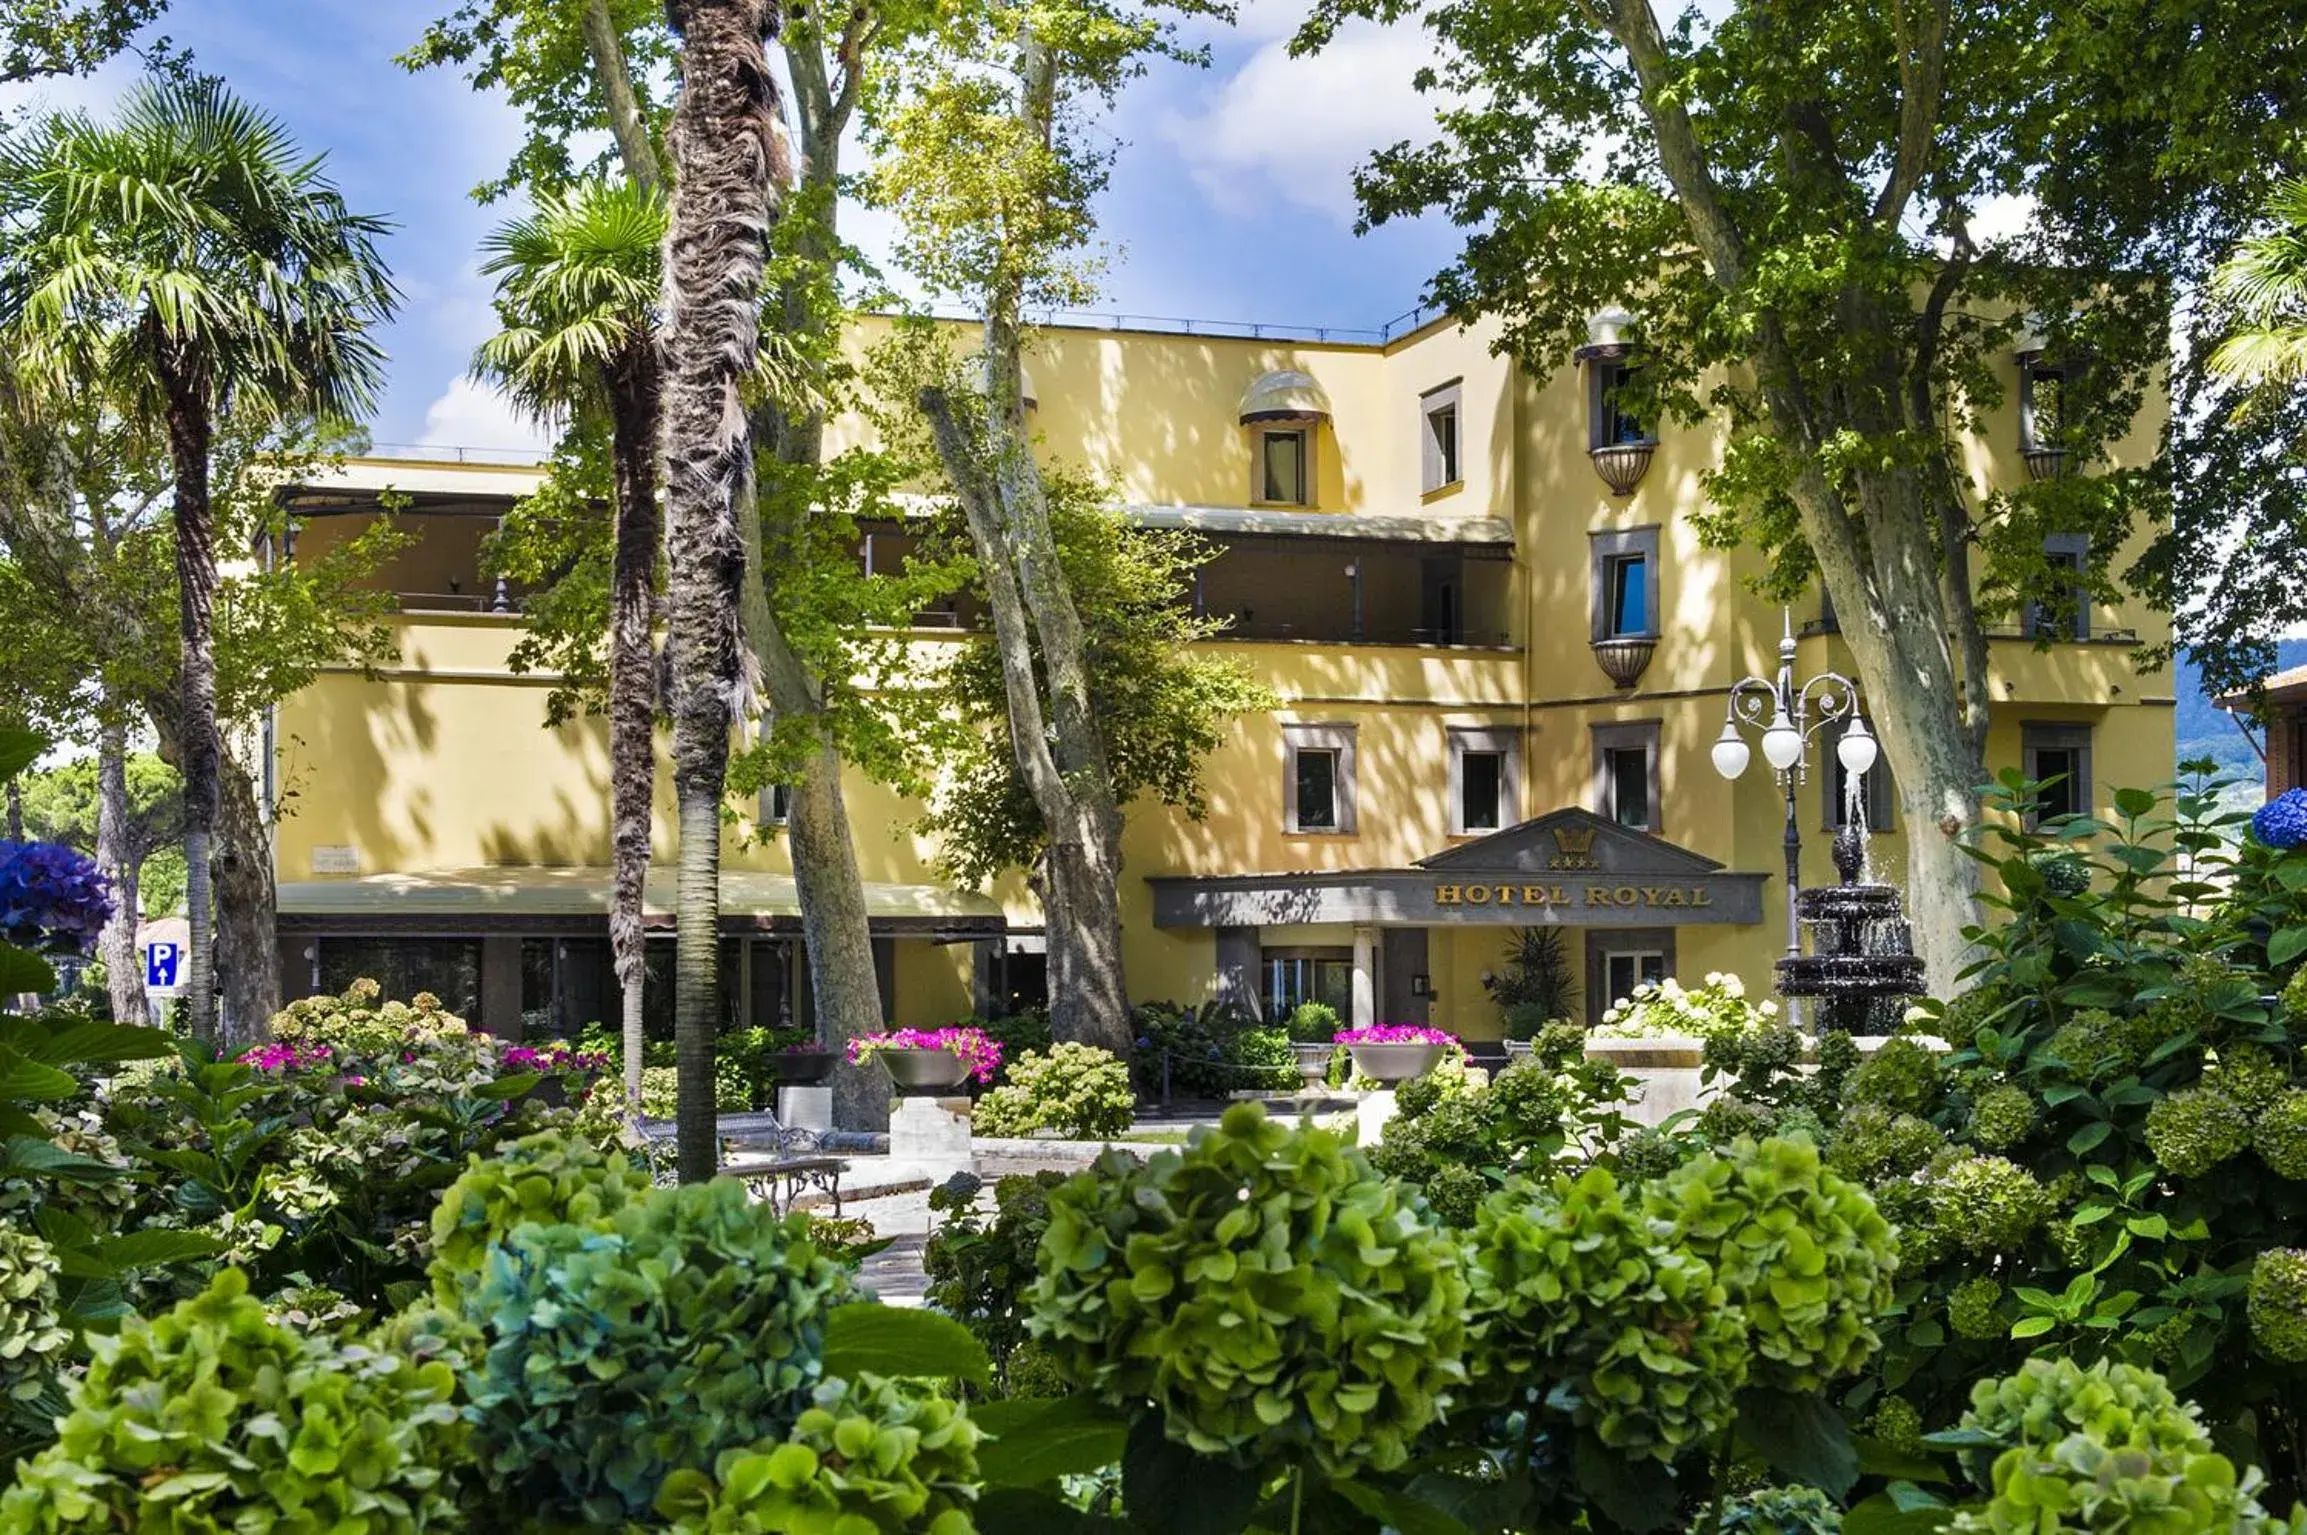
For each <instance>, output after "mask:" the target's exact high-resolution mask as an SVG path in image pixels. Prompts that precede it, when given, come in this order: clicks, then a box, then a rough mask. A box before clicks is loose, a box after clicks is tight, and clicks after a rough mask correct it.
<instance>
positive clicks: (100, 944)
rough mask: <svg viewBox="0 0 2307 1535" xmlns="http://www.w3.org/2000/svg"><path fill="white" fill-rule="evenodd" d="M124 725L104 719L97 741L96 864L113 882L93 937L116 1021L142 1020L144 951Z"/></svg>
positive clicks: (126, 731)
mask: <svg viewBox="0 0 2307 1535" xmlns="http://www.w3.org/2000/svg"><path fill="white" fill-rule="evenodd" d="M128 817H129V807H128V727H127V725H125V724H123V723H121V722H120V721H118V720H108V721H106V722H105V724H104V726H103V728H102V730H101V731H100V732H99V734H98V736H97V742H96V866H97V867H98V868H100V869H102V870H103V871H104V873H105V876H106V877H107V878H109V879H110V880H111V881H112V894H113V899H114V901H115V903H116V904H115V905H114V907H113V911H112V920H111V921H109V922H107V923H105V924H104V931H103V933H102V934H101V935H100V936H99V937H98V938H97V940H96V952H97V953H98V954H100V955H102V956H103V958H104V986H105V990H106V991H108V992H110V993H111V996H112V1021H113V1022H114V1023H131V1024H141V1023H143V1022H144V1021H145V1018H146V1013H145V1006H144V965H143V963H142V960H143V956H142V955H140V954H139V953H137V950H136V917H137V911H136V904H137V903H136V882H137V874H138V869H137V860H136V858H135V857H134V856H133V855H132V854H131V853H130V852H129V848H128Z"/></svg>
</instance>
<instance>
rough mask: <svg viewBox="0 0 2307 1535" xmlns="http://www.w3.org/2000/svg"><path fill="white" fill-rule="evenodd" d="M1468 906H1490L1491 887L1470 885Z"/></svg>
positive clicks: (1468, 888) (1467, 895) (1468, 887)
mask: <svg viewBox="0 0 2307 1535" xmlns="http://www.w3.org/2000/svg"><path fill="white" fill-rule="evenodd" d="M1466 904H1467V905H1468V906H1487V905H1489V904H1490V887H1489V886H1488V885H1468V886H1467V887H1466Z"/></svg>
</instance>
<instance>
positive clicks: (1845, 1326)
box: [1643, 1140, 1898, 1394]
mask: <svg viewBox="0 0 2307 1535" xmlns="http://www.w3.org/2000/svg"><path fill="white" fill-rule="evenodd" d="M1643 1210H1644V1212H1645V1213H1646V1214H1648V1215H1649V1216H1650V1217H1651V1218H1653V1219H1655V1220H1662V1221H1666V1222H1669V1223H1671V1228H1672V1230H1673V1233H1674V1237H1675V1241H1676V1243H1677V1245H1678V1246H1679V1247H1680V1248H1681V1249H1683V1250H1684V1251H1687V1252H1689V1253H1690V1254H1691V1255H1692V1256H1694V1257H1696V1258H1699V1259H1701V1260H1702V1261H1704V1262H1706V1263H1708V1264H1710V1265H1711V1266H1712V1267H1713V1270H1714V1274H1715V1279H1716V1281H1717V1282H1718V1283H1720V1284H1721V1285H1722V1286H1723V1288H1724V1289H1725V1291H1727V1292H1728V1294H1729V1296H1730V1298H1731V1300H1732V1302H1733V1303H1734V1304H1735V1305H1737V1306H1739V1307H1740V1308H1741V1309H1742V1310H1743V1311H1744V1312H1745V1314H1746V1322H1747V1327H1748V1330H1749V1336H1750V1338H1751V1339H1752V1343H1753V1348H1754V1356H1755V1357H1754V1362H1753V1365H1752V1367H1751V1370H1750V1378H1751V1379H1752V1380H1753V1381H1754V1382H1755V1383H1756V1384H1757V1385H1763V1386H1771V1387H1775V1388H1776V1389H1779V1390H1782V1391H1787V1392H1793V1393H1797V1394H1800V1393H1806V1392H1812V1391H1816V1390H1817V1389H1819V1388H1820V1387H1821V1386H1824V1385H1825V1384H1826V1383H1827V1382H1829V1381H1831V1380H1834V1379H1835V1378H1837V1377H1838V1376H1843V1375H1849V1374H1854V1373H1856V1372H1857V1371H1858V1370H1859V1369H1860V1368H1862V1367H1863V1366H1864V1365H1865V1364H1866V1362H1867V1360H1868V1358H1869V1357H1870V1356H1872V1355H1873V1353H1874V1352H1875V1350H1876V1349H1877V1348H1878V1347H1879V1346H1880V1343H1881V1340H1880V1338H1879V1337H1878V1336H1877V1334H1876V1332H1875V1328H1874V1319H1875V1318H1876V1317H1877V1316H1879V1315H1880V1314H1881V1313H1883V1312H1884V1311H1886V1310H1887V1309H1888V1308H1889V1306H1890V1303H1891V1297H1892V1288H1891V1274H1892V1271H1893V1270H1894V1269H1895V1268H1896V1267H1897V1265H1898V1247H1897V1243H1896V1241H1895V1240H1894V1239H1893V1237H1892V1233H1891V1228H1890V1223H1889V1222H1888V1221H1886V1220H1884V1219H1883V1218H1882V1215H1881V1214H1880V1213H1879V1212H1878V1211H1877V1210H1876V1209H1875V1205H1874V1201H1873V1200H1872V1199H1870V1198H1868V1197H1867V1194H1866V1191H1865V1190H1864V1189H1862V1188H1860V1187H1859V1186H1858V1185H1857V1184H1854V1183H1852V1182H1850V1181H1849V1180H1848V1179H1846V1178H1843V1177H1842V1176H1841V1175H1839V1174H1837V1173H1834V1172H1831V1171H1829V1170H1827V1169H1826V1168H1825V1167H1824V1166H1822V1165H1821V1163H1820V1161H1819V1155H1818V1148H1817V1147H1816V1146H1813V1145H1812V1144H1810V1143H1809V1142H1808V1141H1804V1140H1768V1141H1763V1142H1760V1143H1759V1144H1758V1143H1756V1142H1753V1141H1741V1142H1739V1143H1737V1144H1736V1145H1734V1146H1732V1147H1731V1148H1730V1151H1729V1154H1728V1155H1722V1154H1718V1153H1714V1152H1709V1153H1707V1154H1705V1155H1703V1156H1699V1157H1695V1158H1693V1159H1692V1160H1690V1161H1688V1162H1685V1163H1683V1164H1682V1165H1681V1166H1680V1167H1678V1168H1676V1169H1674V1171H1672V1172H1670V1173H1668V1174H1667V1175H1666V1176H1665V1177H1664V1178H1662V1179H1659V1180H1658V1181H1656V1182H1654V1183H1651V1184H1649V1185H1647V1186H1646V1187H1645V1188H1644V1190H1643Z"/></svg>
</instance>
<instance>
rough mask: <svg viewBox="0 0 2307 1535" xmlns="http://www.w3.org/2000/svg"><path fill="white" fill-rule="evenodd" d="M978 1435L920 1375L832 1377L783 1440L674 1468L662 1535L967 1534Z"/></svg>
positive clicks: (662, 1507)
mask: <svg viewBox="0 0 2307 1535" xmlns="http://www.w3.org/2000/svg"><path fill="white" fill-rule="evenodd" d="M982 1438H983V1434H982V1432H981V1431H980V1430H979V1429H978V1427H977V1425H976V1424H975V1423H973V1422H971V1421H970V1419H969V1415H968V1414H967V1413H966V1412H964V1411H963V1410H962V1407H961V1404H959V1403H958V1402H955V1401H952V1400H951V1399H949V1398H947V1397H945V1396H943V1395H941V1394H939V1393H938V1392H937V1391H936V1390H934V1389H933V1388H931V1387H930V1386H929V1385H928V1384H927V1383H925V1382H921V1381H899V1380H883V1379H882V1378H880V1377H879V1376H875V1375H863V1376H860V1377H859V1378H858V1379H857V1380H855V1381H843V1380H829V1381H826V1382H824V1383H823V1384H822V1385H820V1386H819V1387H818V1389H817V1391H816V1394H815V1398H814V1400H813V1401H812V1403H811V1404H810V1406H809V1407H808V1408H806V1409H805V1410H804V1411H803V1412H802V1413H801V1415H800V1416H799V1418H797V1419H796V1420H795V1422H794V1424H793V1428H792V1431H791V1432H790V1433H788V1434H787V1435H786V1436H785V1437H784V1439H783V1440H782V1441H781V1442H772V1441H765V1442H763V1443H761V1444H756V1445H750V1446H747V1447H745V1448H742V1449H734V1450H729V1451H726V1452H725V1453H723V1454H722V1455H721V1456H720V1458H719V1459H718V1460H717V1461H716V1462H715V1463H714V1468H713V1474H712V1475H711V1476H707V1475H706V1474H705V1473H704V1472H702V1471H697V1470H683V1471H676V1472H674V1473H673V1474H672V1475H671V1476H668V1477H667V1478H666V1479H665V1486H664V1489H663V1491H661V1492H660V1493H659V1494H658V1495H657V1503H656V1508H657V1512H658V1513H659V1514H661V1515H663V1516H664V1517H665V1518H666V1519H668V1520H669V1521H670V1523H669V1524H668V1525H667V1526H666V1528H667V1530H668V1532H669V1535H769V1532H779V1535H782V1532H787V1531H792V1532H803V1531H823V1532H825V1535H851V1532H855V1535H973V1532H974V1531H975V1530H976V1528H977V1524H976V1521H975V1520H974V1519H972V1518H971V1517H970V1505H971V1504H972V1503H973V1502H974V1501H975V1499H976V1496H977V1481H978V1474H977V1446H978V1443H979V1441H980V1440H981V1439H982Z"/></svg>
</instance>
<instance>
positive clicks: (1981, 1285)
mask: <svg viewBox="0 0 2307 1535" xmlns="http://www.w3.org/2000/svg"><path fill="white" fill-rule="evenodd" d="M2002 1303H2003V1287H2002V1286H2001V1285H2000V1284H1999V1283H1997V1282H1996V1281H1995V1280H1992V1279H1990V1278H1988V1277H1987V1276H1986V1275H1984V1274H1979V1275H1976V1276H1974V1277H1972V1278H1970V1279H1966V1280H1964V1281H1963V1282H1962V1283H1961V1284H1959V1285H1956V1286H1955V1288H1954V1293H1953V1294H1952V1295H1949V1296H1948V1297H1947V1326H1949V1327H1951V1328H1953V1329H1954V1334H1955V1336H1956V1337H1958V1338H1975V1339H1985V1338H1999V1337H2001V1336H2002V1335H2003V1333H2004V1332H2005V1331H2006V1330H2007V1329H2006V1327H2005V1325H2004V1322H2003V1319H2002V1315H2001V1307H2002Z"/></svg>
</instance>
